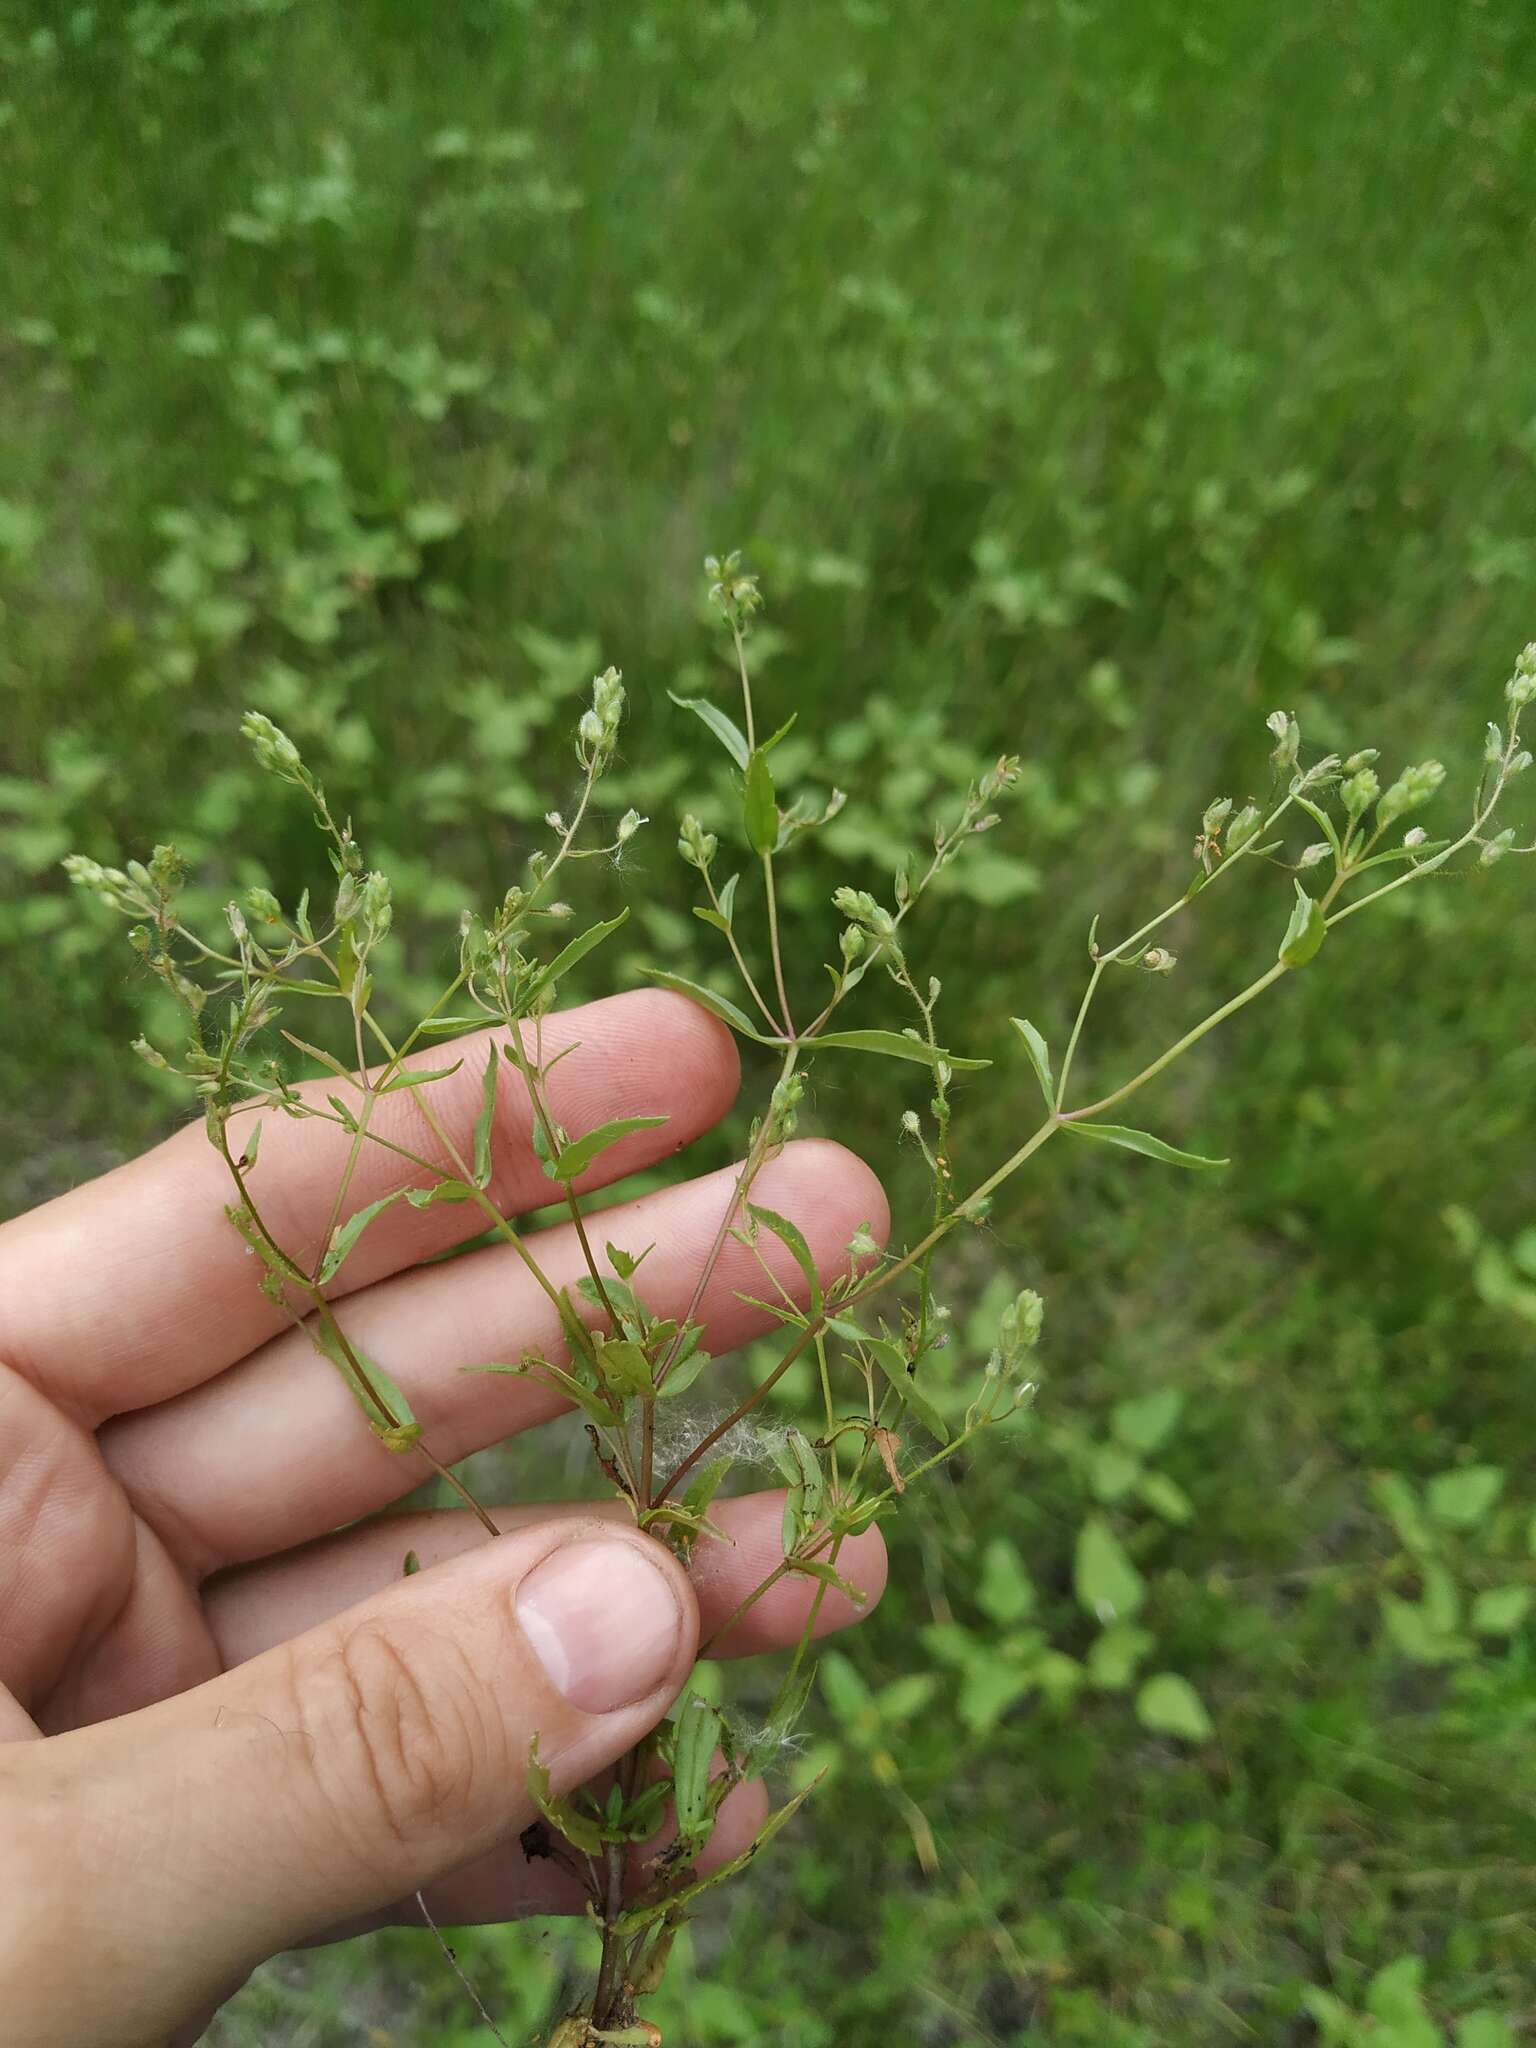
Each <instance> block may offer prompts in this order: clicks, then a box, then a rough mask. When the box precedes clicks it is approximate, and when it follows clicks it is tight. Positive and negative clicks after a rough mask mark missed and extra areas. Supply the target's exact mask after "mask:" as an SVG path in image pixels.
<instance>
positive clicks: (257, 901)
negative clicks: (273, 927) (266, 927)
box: [245, 889, 283, 924]
mask: <svg viewBox="0 0 1536 2048" xmlns="http://www.w3.org/2000/svg"><path fill="white" fill-rule="evenodd" d="M245 908H246V913H247V915H248V916H250V917H254V918H255V920H256V922H257V923H258V924H281V923H282V921H283V906H282V905H281V903H279V902H278V900H277V898H276V897H275V896H274V895H273V894H272V891H271V890H270V889H247V890H246V892H245Z"/></svg>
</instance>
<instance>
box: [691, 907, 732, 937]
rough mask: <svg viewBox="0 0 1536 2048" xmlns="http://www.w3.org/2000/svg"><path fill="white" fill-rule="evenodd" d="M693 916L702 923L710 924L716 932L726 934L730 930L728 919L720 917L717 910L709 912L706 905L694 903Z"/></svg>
mask: <svg viewBox="0 0 1536 2048" xmlns="http://www.w3.org/2000/svg"><path fill="white" fill-rule="evenodd" d="M693 914H694V916H695V917H696V918H698V919H699V920H700V921H701V922H702V923H704V924H712V925H713V926H714V928H715V930H716V931H717V932H728V931H729V930H730V928H731V921H730V919H729V918H727V917H722V916H721V915H720V913H719V911H718V910H711V909H710V907H709V905H708V904H707V903H695V905H694V906H693Z"/></svg>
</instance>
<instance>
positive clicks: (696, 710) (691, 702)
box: [667, 690, 747, 769]
mask: <svg viewBox="0 0 1536 2048" xmlns="http://www.w3.org/2000/svg"><path fill="white" fill-rule="evenodd" d="M667 695H668V696H669V697H670V698H671V699H672V702H673V703H674V704H676V705H677V706H678V707H679V709H680V710H683V711H691V712H692V713H693V715H694V717H695V718H697V719H701V720H702V721H703V723H704V724H705V725H707V726H708V727H709V729H710V731H711V732H712V733H713V734H714V736H715V738H716V739H717V740H718V741H719V742H720V744H721V746H722V747H724V749H725V751H726V752H727V753H728V754H729V755H730V757H731V759H732V760H733V761H734V762H735V763H736V766H737V767H738V768H741V769H745V767H746V765H747V743H746V740H745V739H744V738H743V737H742V734H741V730H740V728H739V727H738V726H737V725H736V724H735V723H734V721H733V720H731V719H729V718H727V717H726V715H725V713H724V712H723V711H722V710H721V709H720V707H719V705H718V704H711V703H710V701H709V699H708V698H707V697H679V696H678V694H677V692H676V690H668V692H667Z"/></svg>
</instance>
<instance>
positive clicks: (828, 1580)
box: [789, 1557, 869, 1607]
mask: <svg viewBox="0 0 1536 2048" xmlns="http://www.w3.org/2000/svg"><path fill="white" fill-rule="evenodd" d="M789 1568H790V1570H791V1571H792V1572H804V1573H805V1575H806V1577H807V1578H811V1579H819V1580H820V1581H821V1583H822V1585H824V1586H833V1587H835V1588H836V1590H837V1591H838V1592H839V1593H841V1594H842V1596H843V1598H844V1599H845V1600H849V1601H851V1602H852V1603H853V1605H854V1606H855V1607H864V1606H866V1605H867V1604H868V1601H869V1595H868V1594H867V1593H866V1592H864V1591H863V1589H862V1588H861V1587H859V1586H856V1585H855V1584H854V1583H853V1581H852V1580H851V1579H845V1578H844V1577H843V1575H842V1573H841V1572H840V1571H839V1570H838V1569H837V1567H836V1566H835V1565H830V1564H828V1563H827V1561H826V1559H825V1558H821V1557H792V1558H791V1559H790V1560H789Z"/></svg>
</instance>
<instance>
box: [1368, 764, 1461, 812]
mask: <svg viewBox="0 0 1536 2048" xmlns="http://www.w3.org/2000/svg"><path fill="white" fill-rule="evenodd" d="M1444 780H1445V769H1444V768H1443V767H1442V766H1441V764H1440V763H1439V762H1438V761H1420V762H1419V763H1418V764H1417V765H1416V766H1414V767H1412V768H1405V769H1404V770H1403V772H1402V774H1401V775H1399V777H1398V778H1397V780H1396V782H1394V783H1393V784H1392V787H1391V788H1390V789H1389V790H1388V791H1387V793H1386V795H1385V796H1384V797H1383V798H1382V799H1381V802H1380V803H1379V804H1378V805H1377V807H1376V817H1377V821H1378V822H1379V823H1380V824H1382V825H1390V824H1392V823H1393V821H1394V820H1395V819H1397V818H1400V817H1402V815H1403V813H1404V812H1405V811H1416V810H1418V809H1419V807H1420V806H1421V805H1422V804H1427V803H1428V802H1429V800H1430V798H1431V797H1432V796H1433V795H1434V793H1435V791H1436V790H1437V789H1438V788H1439V787H1440V785H1441V783H1442V782H1444Z"/></svg>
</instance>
